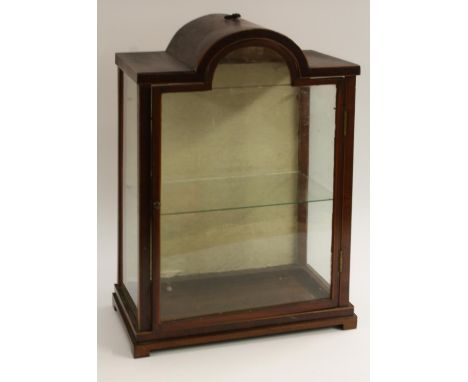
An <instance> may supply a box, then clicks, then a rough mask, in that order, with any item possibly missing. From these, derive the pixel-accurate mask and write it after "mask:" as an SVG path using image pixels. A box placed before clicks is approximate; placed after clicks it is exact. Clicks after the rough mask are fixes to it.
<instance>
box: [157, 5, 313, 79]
mask: <svg viewBox="0 0 468 382" xmlns="http://www.w3.org/2000/svg"><path fill="white" fill-rule="evenodd" d="M226 16H228V15H225V14H211V15H207V16H202V17H199V18H197V19H195V20H193V21H191V22H189V23H187V24H185V25H184V26H183V27H182V28H180V29H179V30H178V31H177V33H176V34H175V35H174V37H173V38H172V40H171V42H170V43H169V45H168V47H167V49H166V52H167V53H168V54H169V55H171V56H172V57H174V58H175V59H177V60H178V61H180V62H182V63H183V64H185V65H187V66H188V67H190V68H191V69H192V70H193V71H195V72H197V73H198V74H199V75H200V76H201V77H202V78H204V79H205V80H207V81H210V80H211V78H212V75H213V71H214V69H215V67H216V65H217V63H218V61H219V60H220V59H221V58H222V57H223V56H224V55H225V54H226V53H228V52H229V51H232V50H233V49H236V48H238V47H242V46H249V45H260V46H266V47H269V48H271V49H274V50H276V51H277V52H278V53H279V54H280V55H281V56H282V57H283V58H284V60H285V61H286V63H287V64H288V66H289V69H290V73H291V79H292V80H293V81H294V80H295V79H297V78H299V77H302V76H306V75H307V70H308V63H307V59H306V57H305V55H304V53H303V51H302V50H301V49H300V48H299V47H298V46H297V45H296V43H294V41H292V40H291V39H290V38H288V37H286V36H284V35H282V34H281V33H278V32H275V31H273V30H270V29H266V28H263V27H261V26H259V25H257V24H254V23H252V22H250V21H247V20H244V19H242V18H238V17H229V16H228V17H227V18H226Z"/></svg>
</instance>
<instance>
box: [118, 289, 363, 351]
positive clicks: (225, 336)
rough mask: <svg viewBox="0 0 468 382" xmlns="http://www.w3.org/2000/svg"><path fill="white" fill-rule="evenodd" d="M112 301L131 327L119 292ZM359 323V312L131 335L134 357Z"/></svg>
mask: <svg viewBox="0 0 468 382" xmlns="http://www.w3.org/2000/svg"><path fill="white" fill-rule="evenodd" d="M112 303H113V306H114V309H115V310H117V311H118V312H119V313H120V314H119V315H120V317H121V318H122V319H123V321H124V324H125V326H126V327H127V330H129V329H130V328H129V327H128V323H127V322H126V320H125V314H124V311H123V307H122V306H121V304H120V302H119V300H118V298H116V295H115V293H113V295H112ZM356 326H357V316H356V315H355V314H353V315H351V316H345V317H333V318H322V319H315V320H311V321H302V322H296V323H291V324H280V325H271V326H263V327H259V328H252V329H241V330H235V331H230V332H222V333H213V334H202V335H192V336H187V337H177V338H165V339H157V340H153V341H147V342H146V341H145V342H136V341H135V339H134V338H133V337H132V335H130V333H129V335H130V340H131V341H132V345H133V356H134V358H141V357H148V356H149V355H150V352H152V351H155V350H164V349H172V348H178V347H184V346H193V345H201V344H208V343H214V342H222V341H232V340H238V339H243V338H251V337H262V336H268V335H274V334H282V333H289V332H298V331H303V330H309V329H318V328H327V327H338V328H340V329H343V330H349V329H355V328H356Z"/></svg>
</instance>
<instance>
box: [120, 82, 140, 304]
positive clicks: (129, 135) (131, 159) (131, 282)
mask: <svg viewBox="0 0 468 382" xmlns="http://www.w3.org/2000/svg"><path fill="white" fill-rule="evenodd" d="M123 76H124V81H123V161H122V214H123V216H122V218H123V219H122V259H123V263H122V266H123V269H122V270H123V272H122V273H123V283H124V285H125V287H126V289H127V291H128V293H129V294H130V297H131V298H132V300H133V302H134V303H135V305H136V304H137V301H138V251H139V244H138V243H139V241H138V226H139V225H138V116H137V104H138V102H137V101H138V93H137V85H136V83H135V82H134V81H133V80H132V79H131V78H130V77H128V76H127V75H126V74H124V75H123Z"/></svg>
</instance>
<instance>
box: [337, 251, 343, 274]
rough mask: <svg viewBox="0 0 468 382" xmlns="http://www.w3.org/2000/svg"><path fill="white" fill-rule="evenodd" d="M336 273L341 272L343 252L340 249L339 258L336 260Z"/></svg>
mask: <svg viewBox="0 0 468 382" xmlns="http://www.w3.org/2000/svg"><path fill="white" fill-rule="evenodd" d="M338 272H340V273H341V272H343V250H342V249H340V257H339V258H338Z"/></svg>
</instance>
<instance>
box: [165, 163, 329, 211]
mask: <svg viewBox="0 0 468 382" xmlns="http://www.w3.org/2000/svg"><path fill="white" fill-rule="evenodd" d="M161 189H162V198H161V199H162V201H163V203H162V205H161V215H179V214H189V213H198V212H210V211H224V210H231V209H241V208H252V207H267V206H275V205H287V204H298V203H306V202H318V201H330V200H332V198H333V192H332V190H329V189H327V188H325V187H324V186H322V185H321V184H320V183H319V182H317V181H315V180H313V179H311V178H310V177H308V176H305V175H303V174H300V173H298V172H278V173H272V174H264V175H253V176H237V177H211V178H201V179H183V180H170V181H169V180H168V181H163V183H162V187H161Z"/></svg>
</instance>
